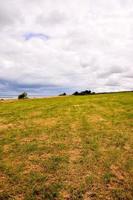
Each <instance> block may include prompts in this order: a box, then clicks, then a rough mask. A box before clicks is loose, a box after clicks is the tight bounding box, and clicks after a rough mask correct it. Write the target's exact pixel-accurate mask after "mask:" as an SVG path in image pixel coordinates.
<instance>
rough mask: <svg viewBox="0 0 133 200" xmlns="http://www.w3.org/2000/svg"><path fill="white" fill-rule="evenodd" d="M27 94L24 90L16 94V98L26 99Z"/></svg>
mask: <svg viewBox="0 0 133 200" xmlns="http://www.w3.org/2000/svg"><path fill="white" fill-rule="evenodd" d="M27 98H28V94H27V93H26V92H23V93H22V94H20V95H18V99H27Z"/></svg>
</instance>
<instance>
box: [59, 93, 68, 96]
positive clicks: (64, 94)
mask: <svg viewBox="0 0 133 200" xmlns="http://www.w3.org/2000/svg"><path fill="white" fill-rule="evenodd" d="M66 95H67V94H66V93H65V92H64V93H62V94H60V95H59V96H66Z"/></svg>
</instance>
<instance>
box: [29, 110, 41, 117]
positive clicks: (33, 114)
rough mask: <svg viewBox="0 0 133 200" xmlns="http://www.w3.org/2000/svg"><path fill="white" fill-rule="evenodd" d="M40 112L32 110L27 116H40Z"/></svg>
mask: <svg viewBox="0 0 133 200" xmlns="http://www.w3.org/2000/svg"><path fill="white" fill-rule="evenodd" d="M41 114H42V112H41V111H34V112H31V113H29V117H30V118H31V117H37V116H40V115H41Z"/></svg>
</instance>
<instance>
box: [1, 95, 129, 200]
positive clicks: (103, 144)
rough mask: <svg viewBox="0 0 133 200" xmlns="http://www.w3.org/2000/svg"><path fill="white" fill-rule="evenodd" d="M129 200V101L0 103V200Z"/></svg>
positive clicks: (121, 98)
mask: <svg viewBox="0 0 133 200" xmlns="http://www.w3.org/2000/svg"><path fill="white" fill-rule="evenodd" d="M8 199H11V200H43V199H44V200H54V199H57V200H63V199H65V200H79V199H84V200H91V199H92V200H99V199H101V200H106V199H107V200H109V199H110V200H115V199H116V200H132V199H133V93H131V92H129V93H116V94H104V95H92V96H77V97H75V96H70V97H69V96H68V97H55V98H47V99H32V100H20V101H18V100H13V101H0V200H8Z"/></svg>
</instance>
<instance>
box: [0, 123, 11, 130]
mask: <svg viewBox="0 0 133 200" xmlns="http://www.w3.org/2000/svg"><path fill="white" fill-rule="evenodd" d="M13 127H14V125H13V124H3V123H0V131H3V130H6V129H11V128H13Z"/></svg>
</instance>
